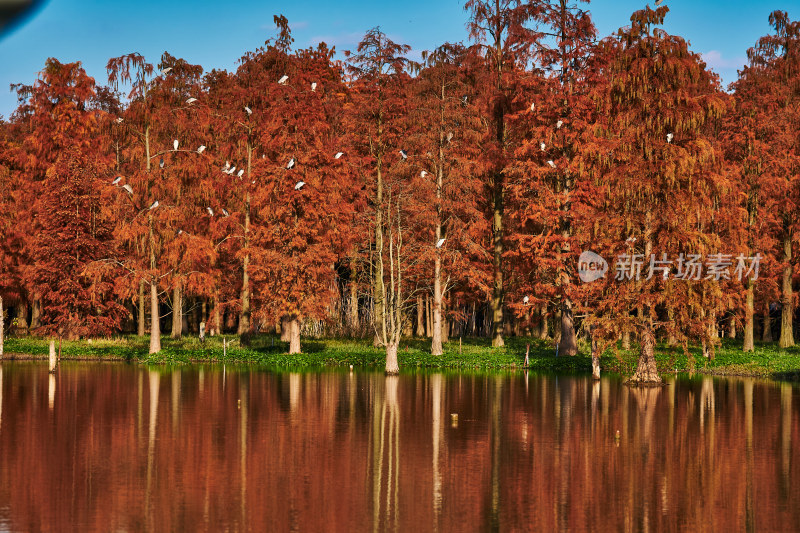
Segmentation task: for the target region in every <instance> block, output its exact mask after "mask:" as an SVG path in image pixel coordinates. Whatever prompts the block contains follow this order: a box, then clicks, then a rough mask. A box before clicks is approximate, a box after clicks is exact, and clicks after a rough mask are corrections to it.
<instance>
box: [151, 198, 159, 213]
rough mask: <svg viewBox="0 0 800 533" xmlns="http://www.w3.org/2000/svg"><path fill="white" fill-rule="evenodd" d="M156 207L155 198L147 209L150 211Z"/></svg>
mask: <svg viewBox="0 0 800 533" xmlns="http://www.w3.org/2000/svg"><path fill="white" fill-rule="evenodd" d="M156 207H158V200H156V201H155V202H153V203H152V204H150V208H149V209H150V211H152V210H153V209H155V208H156Z"/></svg>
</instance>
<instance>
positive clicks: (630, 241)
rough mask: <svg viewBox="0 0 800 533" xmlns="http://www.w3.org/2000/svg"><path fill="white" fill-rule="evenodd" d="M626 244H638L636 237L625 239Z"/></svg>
mask: <svg viewBox="0 0 800 533" xmlns="http://www.w3.org/2000/svg"><path fill="white" fill-rule="evenodd" d="M625 242H627V243H629V244H633V243H635V242H636V237H628V238H627V239H625Z"/></svg>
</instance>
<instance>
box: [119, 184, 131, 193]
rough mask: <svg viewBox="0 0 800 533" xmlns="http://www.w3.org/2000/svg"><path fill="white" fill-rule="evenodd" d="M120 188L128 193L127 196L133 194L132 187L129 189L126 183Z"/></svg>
mask: <svg viewBox="0 0 800 533" xmlns="http://www.w3.org/2000/svg"><path fill="white" fill-rule="evenodd" d="M122 188H123V189H125V190H126V191H128V194H133V187H131V186H130V185H128V184H127V183H126V184H125V185H123V186H122Z"/></svg>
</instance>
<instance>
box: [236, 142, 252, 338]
mask: <svg viewBox="0 0 800 533" xmlns="http://www.w3.org/2000/svg"><path fill="white" fill-rule="evenodd" d="M252 156H253V147H252V146H251V144H250V141H249V140H248V142H247V181H248V182H250V181H251V178H250V164H251V160H252ZM249 246H250V189H248V190H247V193H246V195H245V201H244V248H245V254H244V258H243V259H242V310H241V313H239V327H238V329H237V331H236V333H237V334H238V335H243V334H244V333H247V332H248V331H250V251H249Z"/></svg>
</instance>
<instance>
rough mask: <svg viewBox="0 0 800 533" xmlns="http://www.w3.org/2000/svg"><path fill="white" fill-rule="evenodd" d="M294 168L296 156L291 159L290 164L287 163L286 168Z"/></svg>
mask: <svg viewBox="0 0 800 533" xmlns="http://www.w3.org/2000/svg"><path fill="white" fill-rule="evenodd" d="M293 168H294V157H293V158H292V159H291V160H290V161H289V164H288V165H286V170H291V169H293Z"/></svg>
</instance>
